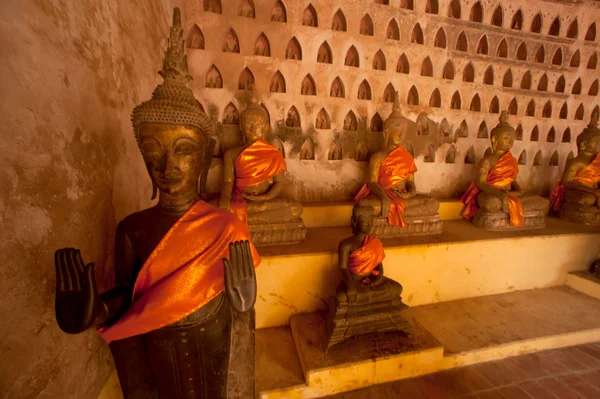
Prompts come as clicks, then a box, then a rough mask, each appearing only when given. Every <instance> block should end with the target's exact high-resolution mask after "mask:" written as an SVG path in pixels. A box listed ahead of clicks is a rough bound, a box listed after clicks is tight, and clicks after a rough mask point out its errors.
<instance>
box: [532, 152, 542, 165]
mask: <svg viewBox="0 0 600 399" xmlns="http://www.w3.org/2000/svg"><path fill="white" fill-rule="evenodd" d="M541 164H542V150H539V151H538V152H536V154H535V157H534V158H533V166H540V165H541Z"/></svg>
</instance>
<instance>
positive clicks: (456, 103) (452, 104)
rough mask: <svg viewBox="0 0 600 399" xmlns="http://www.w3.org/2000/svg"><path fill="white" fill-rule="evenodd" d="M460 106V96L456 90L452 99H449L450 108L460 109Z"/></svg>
mask: <svg viewBox="0 0 600 399" xmlns="http://www.w3.org/2000/svg"><path fill="white" fill-rule="evenodd" d="M461 106H462V101H461V98H460V93H459V92H458V90H457V91H455V92H454V94H453V95H452V99H451V100H450V109H460V108H461Z"/></svg>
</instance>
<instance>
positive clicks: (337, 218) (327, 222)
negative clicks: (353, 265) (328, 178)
mask: <svg viewBox="0 0 600 399" xmlns="http://www.w3.org/2000/svg"><path fill="white" fill-rule="evenodd" d="M439 201H440V210H439V214H440V219H442V220H456V219H460V218H461V216H460V212H461V211H462V209H463V204H461V203H460V201H459V200H457V199H442V200H439ZM353 205H354V203H353V202H351V201H345V202H327V203H323V202H313V203H305V204H303V208H304V212H303V213H302V220H304V225H305V226H306V227H308V228H311V227H339V226H349V225H350V219H351V218H352V206H353Z"/></svg>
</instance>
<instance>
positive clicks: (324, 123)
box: [315, 108, 331, 129]
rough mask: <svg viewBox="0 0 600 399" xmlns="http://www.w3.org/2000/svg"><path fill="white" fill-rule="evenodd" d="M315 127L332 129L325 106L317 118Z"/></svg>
mask: <svg viewBox="0 0 600 399" xmlns="http://www.w3.org/2000/svg"><path fill="white" fill-rule="evenodd" d="M315 129H331V119H330V118H329V114H328V113H327V111H326V110H325V108H321V110H320V111H319V113H318V114H317V118H316V119H315Z"/></svg>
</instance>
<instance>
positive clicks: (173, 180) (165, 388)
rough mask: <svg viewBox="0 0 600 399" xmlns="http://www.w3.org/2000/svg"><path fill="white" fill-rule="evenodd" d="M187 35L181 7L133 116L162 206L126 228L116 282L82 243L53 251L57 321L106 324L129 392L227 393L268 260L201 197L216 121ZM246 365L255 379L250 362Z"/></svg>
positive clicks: (70, 328) (64, 325) (119, 235)
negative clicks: (235, 348)
mask: <svg viewBox="0 0 600 399" xmlns="http://www.w3.org/2000/svg"><path fill="white" fill-rule="evenodd" d="M182 36H183V30H182V29H181V20H180V13H179V9H177V8H176V9H174V15H173V26H172V28H171V34H170V37H169V42H168V48H167V50H166V52H165V59H164V63H163V67H162V70H161V71H160V74H161V76H162V77H163V79H164V82H163V83H161V84H160V85H159V86H158V87H156V89H155V90H154V93H153V94H152V99H151V100H149V101H146V102H143V103H142V104H141V105H139V106H137V107H136V108H135V109H134V111H133V114H132V122H133V128H134V132H135V135H136V138H137V142H138V145H139V148H140V151H141V153H142V156H143V158H144V162H145V164H146V167H147V169H148V173H149V175H150V178H151V180H152V184H153V187H154V192H156V191H158V192H159V199H158V204H157V205H156V206H154V207H152V208H149V209H145V210H143V211H140V212H136V213H134V214H131V215H129V216H127V217H126V218H125V219H124V220H122V221H121V222H120V223H119V225H118V227H117V232H116V240H115V276H116V286H115V288H113V289H111V290H109V291H108V292H105V293H102V294H98V289H97V286H96V282H95V276H94V264H93V263H90V264H88V265H85V264H84V263H83V261H82V257H81V254H80V252H79V251H78V250H76V249H73V248H65V249H60V250H58V251H56V254H55V264H56V319H57V322H58V325H59V326H60V328H61V329H62V330H63V331H65V332H67V333H70V334H77V333H80V332H83V331H85V330H87V329H89V328H90V327H92V326H97V327H98V330H99V332H100V334H101V335H102V337H103V338H104V339H105V340H106V341H107V342H109V344H110V349H111V351H112V354H113V357H114V360H115V365H116V368H117V373H118V375H119V380H120V382H121V387H122V390H123V395H124V397H125V398H126V399H134V398H158V397H160V398H210V399H213V398H227V397H229V396H228V376H229V374H230V373H229V367H230V362H229V356H230V348H231V338H230V337H231V330H232V323H233V322H235V320H236V317H237V316H236V315H237V314H238V313H235V314H234V313H232V310H233V311H235V312H240V314H242V313H243V314H244V315H250V316H246V334H247V335H248V336H249V337H250V336H252V331H251V328H252V326H251V320H252V317H251V315H252V311H253V306H254V302H255V300H256V276H255V273H254V266H256V265H258V263H259V262H260V259H259V258H258V255H257V253H256V250H255V248H254V246H253V245H252V244H251V243H250V242H249V241H248V239H249V237H250V236H249V233H248V231H247V228H246V226H245V225H244V224H243V223H241V222H240V221H239V220H238V219H237V218H235V217H234V216H233V215H231V214H230V213H229V212H225V211H223V210H221V209H218V208H216V207H213V206H212V205H209V204H208V203H206V202H204V201H202V200H200V197H199V192H198V191H199V189H198V186H199V179H200V177H201V172H202V169H203V167H204V162H203V158H204V156H205V147H206V145H207V142H208V137H207V133H208V132H210V127H211V126H210V123H209V119H208V117H207V116H206V115H205V114H204V112H203V111H202V110H201V108H200V105H199V103H198V101H197V100H196V98H195V97H194V95H193V93H192V91H191V90H190V89H189V88H188V87H187V84H186V82H187V81H188V80H189V79H191V77H190V76H189V74H188V71H187V60H186V57H185V53H184V51H185V50H184V42H183V39H182ZM246 350H250V351H252V350H253V348H247V349H246ZM238 362H239V360H238ZM245 367H247V370H248V374H249V376H247V379H248V380H249V381H250V384H251V383H252V382H251V381H253V367H254V365H253V362H249V363H248V364H246V365H245ZM246 394H249V395H252V394H253V388H252V386H249V387H248V388H247V389H246Z"/></svg>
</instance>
